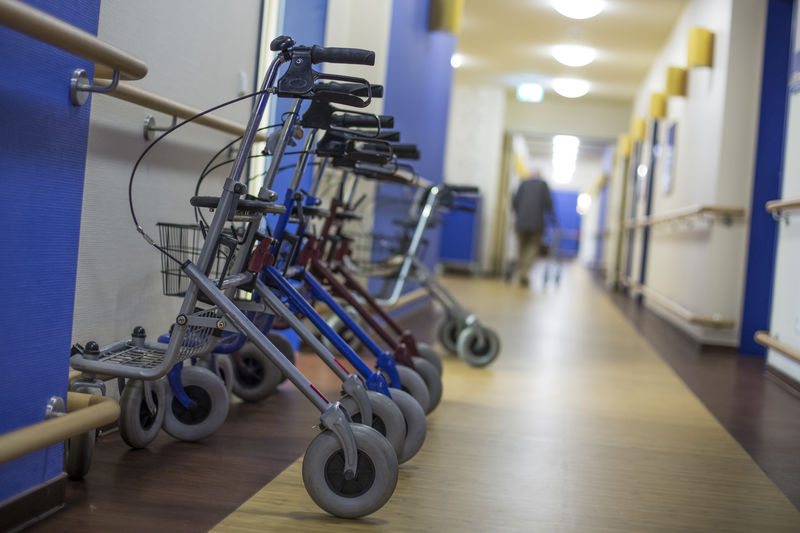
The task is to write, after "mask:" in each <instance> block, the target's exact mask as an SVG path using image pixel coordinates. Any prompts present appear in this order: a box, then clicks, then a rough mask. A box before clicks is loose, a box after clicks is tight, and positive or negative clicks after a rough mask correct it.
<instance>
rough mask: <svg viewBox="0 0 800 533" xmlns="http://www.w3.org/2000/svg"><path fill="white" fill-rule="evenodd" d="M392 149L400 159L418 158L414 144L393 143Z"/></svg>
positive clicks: (417, 150) (417, 151)
mask: <svg viewBox="0 0 800 533" xmlns="http://www.w3.org/2000/svg"><path fill="white" fill-rule="evenodd" d="M392 151H393V152H394V155H396V156H397V157H399V158H400V159H419V149H418V148H417V145H416V144H393V145H392Z"/></svg>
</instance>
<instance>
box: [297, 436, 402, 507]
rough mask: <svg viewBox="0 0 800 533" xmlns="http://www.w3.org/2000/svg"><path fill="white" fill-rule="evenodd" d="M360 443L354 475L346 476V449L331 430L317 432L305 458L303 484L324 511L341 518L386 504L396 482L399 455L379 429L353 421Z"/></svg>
mask: <svg viewBox="0 0 800 533" xmlns="http://www.w3.org/2000/svg"><path fill="white" fill-rule="evenodd" d="M350 427H351V428H352V430H353V435H354V436H355V440H356V446H357V447H358V466H357V468H356V474H355V477H354V478H353V479H351V480H347V479H345V477H344V452H343V451H342V447H341V445H340V444H339V439H337V438H336V435H334V434H333V432H332V431H330V430H326V431H323V432H322V433H320V434H319V435H317V436H316V437H315V438H314V440H312V441H311V444H309V445H308V449H307V450H306V455H305V457H304V458H303V484H304V485H305V487H306V491H308V494H309V496H311V499H312V500H314V502H315V503H316V504H317V505H319V506H320V507H321V508H322V509H323V510H324V511H327V512H329V513H330V514H332V515H334V516H338V517H341V518H360V517H362V516H366V515H368V514H371V513H374V512H375V511H377V510H378V509H380V508H381V507H383V506H384V504H386V502H388V501H389V498H391V496H392V493H394V489H395V486H396V485H397V457H396V456H395V455H394V450H393V449H392V445H391V444H389V441H387V440H386V439H385V438H384V437H383V436H382V435H381V434H380V433H378V432H377V431H376V430H374V429H372V428H371V427H368V426H365V425H362V424H350Z"/></svg>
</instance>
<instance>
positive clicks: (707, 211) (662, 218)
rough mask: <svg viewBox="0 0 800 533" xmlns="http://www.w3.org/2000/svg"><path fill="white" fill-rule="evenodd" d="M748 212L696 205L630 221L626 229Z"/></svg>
mask: <svg viewBox="0 0 800 533" xmlns="http://www.w3.org/2000/svg"><path fill="white" fill-rule="evenodd" d="M745 213H746V211H745V209H744V208H743V207H732V206H725V205H696V206H690V207H686V208H684V209H676V210H674V211H667V212H666V213H659V214H656V215H650V216H649V217H644V218H640V219H635V220H629V221H628V222H626V223H625V227H626V228H628V229H630V228H644V227H647V226H655V225H656V224H664V223H666V222H674V221H676V220H682V219H685V218H691V217H696V216H702V215H709V216H714V217H730V218H739V217H743V216H744V215H745Z"/></svg>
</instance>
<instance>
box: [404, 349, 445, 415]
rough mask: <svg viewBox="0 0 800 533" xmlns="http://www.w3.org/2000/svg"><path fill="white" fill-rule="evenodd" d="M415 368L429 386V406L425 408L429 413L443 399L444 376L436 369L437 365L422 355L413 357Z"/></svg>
mask: <svg viewBox="0 0 800 533" xmlns="http://www.w3.org/2000/svg"><path fill="white" fill-rule="evenodd" d="M411 360H412V361H413V362H414V369H415V370H416V371H417V374H419V375H420V377H422V380H423V381H424V382H425V386H426V387H427V388H428V408H427V409H426V410H425V414H426V415H427V414H428V413H430V412H431V411H433V410H434V409H436V406H437V405H439V402H440V401H442V376H441V375H440V374H439V373H438V372H437V371H436V367H435V366H433V365H432V364H430V363H429V362H428V360H427V359H423V358H422V357H412V358H411Z"/></svg>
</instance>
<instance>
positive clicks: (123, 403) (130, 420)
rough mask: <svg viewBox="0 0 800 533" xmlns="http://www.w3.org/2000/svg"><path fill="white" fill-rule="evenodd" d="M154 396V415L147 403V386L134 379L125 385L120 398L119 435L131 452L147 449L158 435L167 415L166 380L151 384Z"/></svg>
mask: <svg viewBox="0 0 800 533" xmlns="http://www.w3.org/2000/svg"><path fill="white" fill-rule="evenodd" d="M150 385H151V387H150V391H151V392H150V393H151V395H152V398H153V403H154V404H155V406H156V413H155V414H152V413H151V412H150V409H148V407H147V402H145V399H144V383H143V382H142V381H141V380H138V379H131V380H128V382H127V383H126V384H125V388H124V389H123V390H122V395H121V396H120V398H119V434H120V435H121V436H122V440H124V441H125V443H126V444H127V445H128V446H130V447H131V448H146V447H147V445H148V444H150V443H151V442H153V439H155V438H156V435H158V430H160V429H161V425H162V423H163V422H164V413H165V412H166V411H167V409H166V405H167V398H166V396H167V394H166V390H165V389H166V385H165V382H164V380H157V381H153V382H151V383H150Z"/></svg>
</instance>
